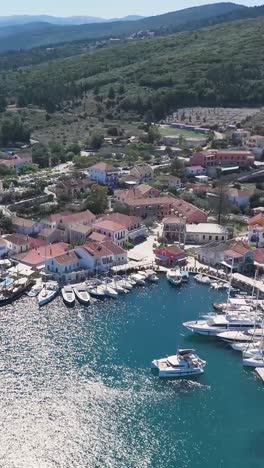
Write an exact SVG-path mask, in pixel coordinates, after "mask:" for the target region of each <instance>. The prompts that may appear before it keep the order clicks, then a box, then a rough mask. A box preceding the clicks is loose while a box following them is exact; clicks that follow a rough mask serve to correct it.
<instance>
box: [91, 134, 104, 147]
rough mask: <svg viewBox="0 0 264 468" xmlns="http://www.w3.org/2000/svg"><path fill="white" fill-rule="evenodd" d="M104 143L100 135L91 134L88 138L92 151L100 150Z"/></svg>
mask: <svg viewBox="0 0 264 468" xmlns="http://www.w3.org/2000/svg"><path fill="white" fill-rule="evenodd" d="M103 141H104V136H103V135H102V134H101V133H93V134H92V135H91V138H90V147H91V148H92V149H96V150H98V149H100V148H101V146H102V144H103Z"/></svg>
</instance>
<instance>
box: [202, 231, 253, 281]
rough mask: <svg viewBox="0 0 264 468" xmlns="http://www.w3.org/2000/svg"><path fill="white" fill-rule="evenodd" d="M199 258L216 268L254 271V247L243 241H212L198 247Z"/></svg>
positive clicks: (239, 271) (243, 271) (240, 271)
mask: <svg viewBox="0 0 264 468" xmlns="http://www.w3.org/2000/svg"><path fill="white" fill-rule="evenodd" d="M196 251H197V258H198V260H199V261H200V262H201V263H205V264H206V265H211V266H213V267H214V268H217V267H219V268H223V267H224V269H226V270H228V271H229V272H230V270H231V269H233V272H238V273H248V272H252V270H253V267H254V264H253V261H254V249H252V248H251V247H250V246H249V245H248V244H245V243H243V242H236V241H234V240H232V239H231V240H228V241H226V242H210V243H209V244H205V245H203V246H201V247H198V248H197V249H196Z"/></svg>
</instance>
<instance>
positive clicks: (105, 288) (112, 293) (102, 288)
mask: <svg viewBox="0 0 264 468" xmlns="http://www.w3.org/2000/svg"><path fill="white" fill-rule="evenodd" d="M98 289H99V290H100V291H102V292H103V293H104V295H105V296H108V297H112V298H114V299H116V298H117V296H118V292H117V291H115V290H114V289H113V288H111V286H109V284H102V285H101V286H99V287H98Z"/></svg>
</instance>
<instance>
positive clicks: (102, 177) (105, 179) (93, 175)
mask: <svg viewBox="0 0 264 468" xmlns="http://www.w3.org/2000/svg"><path fill="white" fill-rule="evenodd" d="M89 175H90V179H91V180H94V181H95V182H97V183H98V184H102V185H107V186H108V187H111V188H114V187H115V186H116V185H117V181H118V171H117V170H116V169H114V167H113V165H112V164H109V163H105V162H100V163H97V164H95V165H94V166H92V167H90V168H89Z"/></svg>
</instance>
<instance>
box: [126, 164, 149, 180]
mask: <svg viewBox="0 0 264 468" xmlns="http://www.w3.org/2000/svg"><path fill="white" fill-rule="evenodd" d="M130 175H131V176H133V177H135V179H136V180H137V181H138V182H139V183H140V184H144V183H145V182H148V181H149V180H151V179H153V175H154V171H153V169H152V167H151V166H150V165H149V164H142V166H135V167H133V168H132V169H131V170H130Z"/></svg>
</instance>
